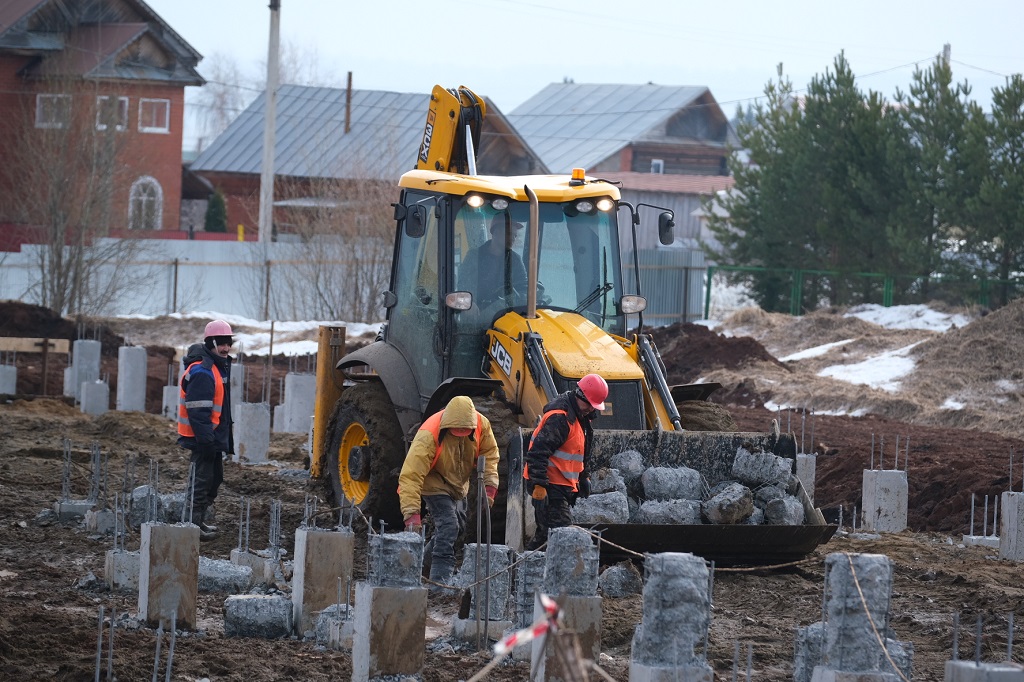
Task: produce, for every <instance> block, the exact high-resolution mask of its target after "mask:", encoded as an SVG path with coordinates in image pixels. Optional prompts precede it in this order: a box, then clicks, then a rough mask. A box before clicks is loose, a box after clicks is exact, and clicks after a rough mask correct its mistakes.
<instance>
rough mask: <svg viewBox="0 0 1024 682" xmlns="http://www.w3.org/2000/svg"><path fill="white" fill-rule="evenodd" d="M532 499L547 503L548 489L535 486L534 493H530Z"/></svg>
mask: <svg viewBox="0 0 1024 682" xmlns="http://www.w3.org/2000/svg"><path fill="white" fill-rule="evenodd" d="M530 497H532V498H533V499H535V500H537V501H538V502H547V499H548V489H547V488H545V487H544V486H542V485H535V486H533V492H532V493H530Z"/></svg>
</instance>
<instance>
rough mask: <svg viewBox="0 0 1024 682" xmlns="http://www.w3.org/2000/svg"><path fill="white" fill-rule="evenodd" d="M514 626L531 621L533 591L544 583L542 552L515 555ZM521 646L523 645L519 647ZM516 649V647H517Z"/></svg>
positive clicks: (520, 626)
mask: <svg viewBox="0 0 1024 682" xmlns="http://www.w3.org/2000/svg"><path fill="white" fill-rule="evenodd" d="M516 561H517V562H518V563H517V565H516V583H515V594H514V597H513V602H514V604H515V627H516V629H522V628H525V627H529V626H530V624H531V623H533V602H534V593H535V592H536V590H537V589H539V588H540V586H541V585H542V584H543V583H544V566H545V564H546V563H547V557H546V555H545V553H544V552H538V551H534V552H524V553H522V554H517V555H516ZM520 648H523V647H520ZM517 651H518V649H517Z"/></svg>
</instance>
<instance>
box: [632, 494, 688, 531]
mask: <svg viewBox="0 0 1024 682" xmlns="http://www.w3.org/2000/svg"><path fill="white" fill-rule="evenodd" d="M636 518H637V523H675V524H680V525H687V526H689V525H697V524H700V523H702V521H701V515H700V502H698V501H697V500H668V501H665V502H660V501H657V500H651V501H648V502H644V503H643V504H641V505H640V509H639V511H637V514H636Z"/></svg>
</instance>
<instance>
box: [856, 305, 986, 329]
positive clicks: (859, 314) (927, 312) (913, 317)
mask: <svg viewBox="0 0 1024 682" xmlns="http://www.w3.org/2000/svg"><path fill="white" fill-rule="evenodd" d="M843 317H856V318H858V319H861V320H864V321H865V322H871V323H872V324H877V325H878V326H880V327H885V328H886V329H927V330H931V331H935V332H945V331H949V330H950V329H952V328H953V327H965V326H967V325H968V324H970V322H971V319H970V318H969V317H967V316H966V315H959V314H950V313H940V312H938V311H936V310H932V309H931V308H929V307H928V306H926V305H922V304H917V305H894V306H889V307H888V308H885V307H883V306H880V305H877V304H874V303H866V304H863V305H858V306H854V307H852V308H850V309H849V310H848V311H847V312H846V314H845V315H843Z"/></svg>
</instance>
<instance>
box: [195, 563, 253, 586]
mask: <svg viewBox="0 0 1024 682" xmlns="http://www.w3.org/2000/svg"><path fill="white" fill-rule="evenodd" d="M251 585H252V568H251V567H249V566H239V565H237V564H233V563H231V562H230V561H227V560H225V559H208V558H206V557H204V556H201V557H199V591H200V592H226V593H228V594H238V593H239V592H245V591H246V590H248V589H249V587H250V586H251Z"/></svg>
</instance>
